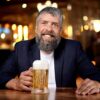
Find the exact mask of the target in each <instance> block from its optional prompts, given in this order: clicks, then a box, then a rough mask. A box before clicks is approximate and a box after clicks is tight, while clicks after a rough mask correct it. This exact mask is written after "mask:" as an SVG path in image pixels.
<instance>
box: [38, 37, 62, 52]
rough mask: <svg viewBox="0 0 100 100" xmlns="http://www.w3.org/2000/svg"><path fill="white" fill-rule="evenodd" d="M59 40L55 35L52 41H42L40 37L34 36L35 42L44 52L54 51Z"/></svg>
mask: <svg viewBox="0 0 100 100" xmlns="http://www.w3.org/2000/svg"><path fill="white" fill-rule="evenodd" d="M60 40H61V38H60V37H59V38H58V37H57V38H55V39H53V40H52V41H44V40H43V39H42V37H39V36H36V43H37V44H38V46H39V49H40V50H43V51H46V52H51V51H54V50H55V49H56V48H57V46H58V45H59V42H60Z"/></svg>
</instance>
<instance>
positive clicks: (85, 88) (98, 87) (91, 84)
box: [76, 79, 100, 95]
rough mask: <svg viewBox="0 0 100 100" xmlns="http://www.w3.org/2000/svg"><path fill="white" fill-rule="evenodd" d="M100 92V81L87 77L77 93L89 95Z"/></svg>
mask: <svg viewBox="0 0 100 100" xmlns="http://www.w3.org/2000/svg"><path fill="white" fill-rule="evenodd" d="M95 93H100V83H99V82H97V81H94V80H91V79H85V80H84V81H83V82H82V83H81V84H80V86H79V87H78V88H77V90H76V94H80V95H88V94H95Z"/></svg>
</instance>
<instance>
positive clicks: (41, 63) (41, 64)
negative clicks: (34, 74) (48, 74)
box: [33, 60, 49, 69]
mask: <svg viewBox="0 0 100 100" xmlns="http://www.w3.org/2000/svg"><path fill="white" fill-rule="evenodd" d="M48 66H49V64H48V62H47V61H45V60H35V61H34V62H33V69H48Z"/></svg>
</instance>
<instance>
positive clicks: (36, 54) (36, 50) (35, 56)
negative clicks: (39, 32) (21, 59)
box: [29, 43, 40, 64]
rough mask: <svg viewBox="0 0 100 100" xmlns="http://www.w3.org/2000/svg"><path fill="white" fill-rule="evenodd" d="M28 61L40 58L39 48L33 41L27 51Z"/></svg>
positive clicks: (31, 61)
mask: <svg viewBox="0 0 100 100" xmlns="http://www.w3.org/2000/svg"><path fill="white" fill-rule="evenodd" d="M29 57H30V61H29V62H30V63H31V64H32V63H33V61H34V60H39V59H40V50H39V48H38V46H37V44H36V43H33V45H32V47H31V49H30V51H29Z"/></svg>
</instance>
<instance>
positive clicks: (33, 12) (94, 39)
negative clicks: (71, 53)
mask: <svg viewBox="0 0 100 100" xmlns="http://www.w3.org/2000/svg"><path fill="white" fill-rule="evenodd" d="M46 6H54V7H58V8H60V9H61V10H62V11H63V18H64V23H63V32H62V37H64V38H68V39H74V40H77V41H80V42H81V44H82V46H83V49H84V51H85V52H86V54H87V56H88V58H89V59H90V60H91V61H92V62H93V64H94V65H96V66H97V67H99V66H100V63H99V62H100V32H99V31H100V0H0V66H1V65H2V64H3V63H4V62H5V60H6V59H7V58H8V57H9V55H10V53H11V51H12V50H13V49H14V45H15V43H16V42H18V41H21V40H28V39H32V38H33V37H34V36H35V31H34V30H35V19H36V16H37V14H38V12H39V11H40V10H41V9H43V8H44V7H46Z"/></svg>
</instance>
